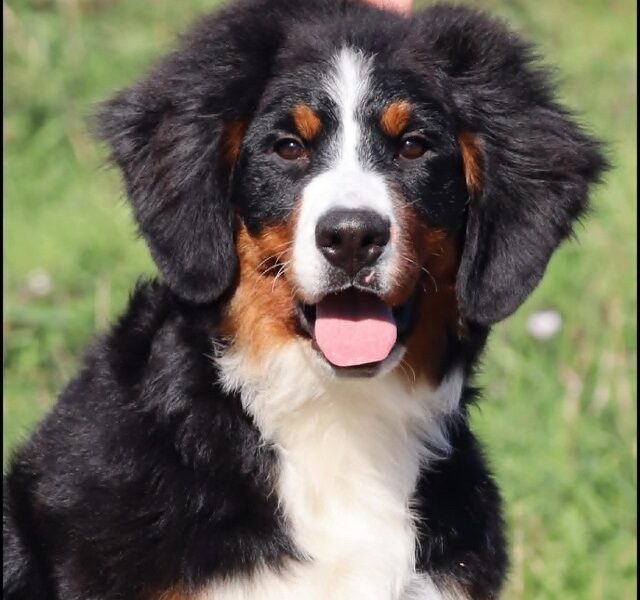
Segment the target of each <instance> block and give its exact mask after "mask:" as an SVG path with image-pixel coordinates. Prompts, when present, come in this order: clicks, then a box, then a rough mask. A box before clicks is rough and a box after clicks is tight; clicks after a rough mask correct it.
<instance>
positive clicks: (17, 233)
mask: <svg viewBox="0 0 640 600" xmlns="http://www.w3.org/2000/svg"><path fill="white" fill-rule="evenodd" d="M292 1H295V0H292ZM215 4H216V0H181V1H180V2H175V1H172V0H147V1H145V2H142V1H134V0H121V1H117V0H7V1H4V2H3V22H4V34H5V35H4V46H3V53H4V54H3V58H4V67H5V72H4V82H3V86H4V88H3V90H4V107H3V108H4V174H5V176H4V198H5V202H4V234H5V237H4V240H5V246H4V279H3V284H4V313H3V333H4V338H3V339H4V346H3V366H4V381H3V385H4V404H3V416H4V419H3V442H4V458H5V462H6V457H7V453H8V451H9V450H10V449H11V447H13V446H14V445H15V444H16V443H18V442H19V441H20V439H22V438H23V437H24V436H25V434H26V433H27V432H28V431H29V430H30V429H31V428H32V427H33V425H34V423H35V421H37V420H38V419H39V418H40V417H41V415H42V414H43V413H44V412H45V411H46V410H47V409H48V407H49V406H50V405H51V403H52V402H53V401H54V399H55V397H56V395H57V393H58V392H59V391H60V390H61V388H62V386H63V385H64V384H65V383H66V382H67V380H68V379H69V378H70V377H71V376H72V375H73V374H74V371H75V369H76V367H77V365H78V362H79V358H80V356H81V352H82V348H83V346H85V344H86V343H87V341H88V340H89V339H90V338H91V336H92V335H93V333H94V332H95V331H98V330H103V329H104V328H106V327H107V326H108V325H109V323H110V322H111V321H112V319H113V318H114V317H115V315H117V314H118V313H119V312H120V311H121V310H122V309H123V307H124V305H125V302H126V298H127V294H128V291H129V289H130V288H131V287H132V284H133V282H134V280H135V279H136V278H137V277H138V276H140V275H141V274H147V273H152V272H153V271H154V268H153V266H152V264H151V261H150V259H149V257H148V254H147V251H146V249H145V247H144V245H143V243H142V242H141V240H139V239H137V237H136V234H135V228H134V225H133V222H132V219H131V215H130V213H129V210H128V208H127V206H126V204H125V202H124V200H123V198H122V193H121V188H120V182H119V179H118V176H117V174H116V173H115V172H114V171H112V170H108V169H105V168H104V158H105V152H104V149H103V148H101V147H100V146H99V145H97V144H96V143H95V142H94V140H93V139H92V138H91V137H90V135H89V133H88V130H87V126H86V118H87V116H88V115H89V114H90V111H91V109H92V106H93V105H94V104H95V103H96V102H97V101H100V100H102V99H105V98H107V97H108V96H109V95H110V94H111V93H112V92H113V91H114V90H115V89H116V88H118V87H119V86H123V85H126V84H128V83H130V82H132V81H133V80H134V79H135V78H136V77H138V76H139V75H140V74H142V72H143V71H144V70H145V68H146V67H147V66H148V65H150V64H151V63H152V61H153V60H154V59H155V58H156V57H158V56H159V55H160V54H161V53H163V52H165V51H166V50H167V49H168V48H170V47H171V45H172V43H173V42H174V39H175V38H174V36H175V34H176V33H177V32H179V31H180V30H182V29H183V28H184V27H185V25H186V24H187V23H188V22H189V21H190V20H191V19H193V18H194V17H195V16H196V15H198V14H201V13H202V12H204V11H206V10H208V9H210V8H211V7H213V6H214V5H215ZM420 4H422V3H420V2H418V5H420ZM473 4H474V5H475V6H481V7H484V8H487V9H489V10H491V11H492V12H493V13H495V14H497V15H500V16H502V17H504V18H505V19H507V20H508V21H509V23H510V24H511V25H512V26H513V27H515V28H516V29H518V30H519V31H521V32H522V33H524V34H525V35H526V36H527V37H528V38H529V39H532V40H534V41H535V42H536V43H537V44H538V45H539V47H540V49H541V50H542V54H543V56H544V57H545V59H546V60H545V61H546V62H547V63H549V64H552V65H554V66H555V67H556V68H557V72H556V73H557V80H558V82H559V89H560V96H561V99H562V100H563V101H564V102H565V103H566V104H567V105H568V106H569V107H570V108H571V109H573V110H575V111H577V112H578V114H579V115H580V120H581V122H583V123H584V124H586V125H587V126H588V128H589V129H591V130H592V131H593V132H594V133H595V134H597V135H598V136H600V137H601V138H603V139H604V140H605V141H606V142H607V143H608V144H609V149H610V158H611V160H612V162H613V164H614V165H615V167H614V169H613V171H611V172H610V173H609V174H608V175H607V177H606V181H605V183H604V184H603V185H601V186H600V187H599V188H598V189H597V190H596V191H595V194H594V195H593V197H592V198H593V211H592V213H591V215H590V216H589V217H588V218H587V219H585V220H584V223H583V224H582V225H581V226H580V227H578V230H577V236H576V237H577V239H576V240H573V241H571V242H569V243H567V244H565V245H564V246H563V248H562V249H561V251H560V252H558V253H557V254H556V256H555V258H554V259H553V260H552V262H551V265H550V267H549V269H548V271H547V275H546V278H545V280H544V282H543V283H542V285H541V286H540V287H539V288H538V289H537V290H536V292H535V293H534V294H533V296H532V297H531V298H530V299H529V300H528V301H527V303H526V304H525V305H524V306H523V307H522V308H521V309H520V310H519V312H518V313H517V315H515V316H514V317H511V318H509V319H508V320H507V321H505V322H504V323H502V324H501V325H499V326H498V327H496V329H495V331H494V333H493V334H492V337H491V339H490V342H489V348H488V352H487V353H486V356H485V360H484V370H483V373H482V376H481V377H480V383H481V384H482V385H483V386H484V390H485V392H484V399H483V400H482V402H481V403H480V406H479V407H478V408H476V409H474V411H473V421H474V423H473V426H474V428H475V431H476V432H477V433H478V435H479V437H480V439H481V440H482V442H483V443H484V445H485V447H486V450H487V455H488V458H489V460H490V463H491V464H492V466H493V469H494V471H495V474H496V477H497V480H498V482H499V485H500V487H501V489H502V491H503V495H504V500H505V508H506V518H507V522H508V526H509V541H510V546H511V556H512V563H513V564H512V568H511V573H510V579H509V583H508V588H507V590H506V593H505V596H504V597H505V598H507V599H517V600H520V599H546V598H550V599H552V598H562V599H563V600H567V599H573V598H575V599H580V600H585V599H594V600H595V599H627V598H629V599H630V598H634V597H635V593H636V590H635V587H636V514H637V513H636V453H637V446H636V119H637V113H636V67H637V63H636V5H635V2H634V1H633V0H563V1H558V0H535V1H533V0H527V1H525V0H510V1H508V0H480V1H475V2H473ZM541 311H545V312H542V315H541V314H540V312H541Z"/></svg>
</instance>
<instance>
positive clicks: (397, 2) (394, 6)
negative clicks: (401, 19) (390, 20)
mask: <svg viewBox="0 0 640 600" xmlns="http://www.w3.org/2000/svg"><path fill="white" fill-rule="evenodd" d="M364 1H365V2H366V3H368V4H373V5H374V6H377V7H378V8H384V9H385V10H391V11H394V12H399V13H403V14H408V13H410V12H411V8H412V6H413V0H364Z"/></svg>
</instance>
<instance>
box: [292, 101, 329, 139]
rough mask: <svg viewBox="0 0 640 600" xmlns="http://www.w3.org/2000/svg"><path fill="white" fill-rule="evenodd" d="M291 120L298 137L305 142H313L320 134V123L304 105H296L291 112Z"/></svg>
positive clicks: (315, 115)
mask: <svg viewBox="0 0 640 600" xmlns="http://www.w3.org/2000/svg"><path fill="white" fill-rule="evenodd" d="M291 118H292V119H293V123H294V125H295V127H296V130H297V131H298V133H299V134H300V137H301V138H302V139H303V140H305V141H306V142H309V141H311V140H313V139H314V138H315V137H316V136H317V135H318V134H319V133H320V129H321V128H322V122H321V121H320V118H319V117H318V115H317V114H316V113H315V112H314V111H313V109H311V108H310V107H309V106H307V105H306V104H296V106H294V107H293V110H292V111H291Z"/></svg>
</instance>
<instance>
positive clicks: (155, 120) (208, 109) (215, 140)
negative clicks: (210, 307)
mask: <svg viewBox="0 0 640 600" xmlns="http://www.w3.org/2000/svg"><path fill="white" fill-rule="evenodd" d="M333 4H335V3H332V2H331V1H330V0H300V2H290V0H238V1H236V2H235V3H233V4H231V5H230V6H228V7H224V8H222V9H221V10H218V11H217V12H215V13H213V14H212V15H210V16H208V17H205V18H203V19H201V20H200V21H199V22H198V23H197V24H196V26H195V27H194V28H192V29H191V31H189V32H188V33H187V34H186V35H185V36H184V38H183V40H182V43H181V44H180V46H179V47H178V49H177V50H176V51H175V52H173V53H172V54H170V55H169V56H167V57H166V58H164V59H163V60H161V61H160V63H159V64H158V65H157V66H156V67H155V68H154V69H153V70H152V71H151V72H150V73H149V74H148V75H147V76H146V77H145V78H144V79H142V80H141V81H139V82H138V83H137V84H135V85H134V86H133V87H131V88H129V89H126V90H124V91H122V92H121V93H119V94H117V95H116V96H115V97H114V98H113V99H112V100H110V101H109V102H107V103H105V104H104V105H103V106H102V107H101V109H100V111H99V114H98V115H97V119H96V120H97V123H96V129H97V132H98V135H99V136H100V137H101V138H102V139H103V140H105V141H106V142H107V144H108V146H109V148H110V150H111V160H112V162H114V163H115V164H116V165H117V166H118V167H119V168H120V170H121V171H122V175H123V179H124V182H125V186H126V189H127V194H128V196H129V200H130V201H131V205H132V207H133V212H134V216H135V218H136V221H137V223H138V228H139V230H140V232H141V233H142V235H143V236H144V238H145V240H146V242H147V245H148V246H149V249H150V251H151V255H152V256H153V258H154V260H155V262H156V264H157V265H158V268H159V269H160V272H161V273H162V275H163V277H164V279H165V281H166V282H167V284H168V285H169V287H170V288H171V289H172V290H173V291H174V292H175V293H176V294H178V295H179V296H181V297H182V298H184V299H186V300H190V301H193V302H199V303H200V302H210V301H213V300H216V299H217V298H218V297H219V296H220V295H221V294H222V293H223V292H224V291H225V290H226V289H227V288H228V287H229V285H230V284H231V282H232V281H233V278H234V275H235V272H236V269H237V257H236V252H235V245H234V232H233V227H232V217H233V209H232V207H231V205H230V203H229V199H228V188H229V183H230V174H231V170H232V168H233V164H234V161H235V157H236V156H237V153H238V151H239V148H240V144H241V141H242V136H243V133H244V127H245V126H246V125H247V122H248V121H249V120H250V119H251V117H252V115H253V112H254V111H255V108H256V106H257V104H258V102H259V100H260V97H261V95H262V92H263V89H264V87H265V85H266V83H267V80H268V78H269V77H270V73H271V71H272V65H273V61H274V60H275V57H276V55H277V53H278V51H279V49H280V48H281V46H282V44H283V41H284V39H285V36H286V32H287V31H288V29H289V28H290V25H291V22H292V21H294V20H302V21H304V19H305V18H311V17H313V16H314V15H315V16H317V13H320V12H321V11H322V10H329V9H330V8H332V7H333ZM333 10H338V9H337V8H333Z"/></svg>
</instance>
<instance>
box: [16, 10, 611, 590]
mask: <svg viewBox="0 0 640 600" xmlns="http://www.w3.org/2000/svg"><path fill="white" fill-rule="evenodd" d="M96 123H97V125H96V127H97V132H98V135H99V136H100V137H101V138H102V139H103V140H104V141H105V142H106V144H107V145H108V146H109V148H110V153H111V154H110V158H111V160H112V161H113V163H114V164H115V165H117V167H118V168H119V169H120V171H121V172H122V176H123V180H124V185H125V187H126V193H127V196H128V198H129V199H130V201H131V205H132V208H133V213H134V216H135V219H136V221H137V225H138V227H139V231H140V232H141V234H142V236H143V237H144V239H145V240H146V243H147V244H148V247H149V249H150V252H151V254H152V256H153V258H154V260H155V262H156V264H157V266H158V269H159V273H160V277H159V278H158V279H155V280H150V281H144V282H141V283H139V284H138V285H137V287H136V289H135V291H134V292H133V293H132V295H131V297H130V301H129V305H128V308H127V309H126V311H125V312H124V314H123V316H121V317H120V319H119V320H118V321H117V323H116V324H115V325H114V326H113V328H112V329H111V330H110V331H109V332H108V333H106V334H105V335H102V336H101V337H99V338H97V339H96V341H95V342H94V343H93V344H92V345H91V346H90V348H89V350H88V351H87V354H86V356H85V358H84V362H83V365H82V367H81V368H80V371H79V373H78V375H77V376H76V377H75V378H74V379H73V380H72V381H71V382H70V383H69V385H68V387H67V388H66V389H65V390H64V391H63V393H62V394H61V396H60V397H59V399H58V401H57V403H56V404H55V406H54V407H53V409H52V410H51V412H50V413H49V414H48V415H47V416H46V417H45V419H44V420H43V421H42V422H41V423H40V425H39V426H38V428H37V429H36V431H35V432H34V433H33V434H32V436H31V437H30V439H28V440H27V441H26V443H25V444H24V445H23V446H22V447H21V448H19V449H18V450H17V452H16V453H15V455H14V456H13V458H12V460H11V462H10V465H9V467H8V470H7V473H6V475H5V482H4V483H5V485H4V494H3V503H4V517H3V529H4V593H5V597H6V598H9V599H17V598H30V599H36V598H37V599H39V598H46V599H71V600H80V599H82V600H88V599H92V600H93V599H113V600H115V599H140V600H147V599H154V598H155V599H164V600H187V599H188V600H251V599H257V598H260V599H264V600H292V599H310V600H314V599H316V600H317V599H337V600H346V599H356V600H357V599H367V600H375V599H380V600H383V599H384V600H392V599H393V600H396V599H397V600H415V599H426V600H445V599H446V600H454V599H455V600H462V599H467V600H468V599H473V600H489V599H494V598H498V597H499V594H500V590H501V586H502V584H503V581H504V579H505V574H506V571H507V565H508V559H507V551H506V547H505V533H504V526H503V521H502V517H501V503H500V496H499V493H498V490H497V487H496V485H495V483H494V481H493V478H492V475H491V473H490V471H489V469H488V467H487V465H486V464H485V459H484V458H483V455H482V451H481V449H480V448H479V446H478V443H477V442H476V439H475V438H474V436H473V434H472V432H471V431H470V429H469V419H468V412H469V407H470V406H471V404H472V403H473V402H474V400H475V398H476V397H477V395H478V392H477V390H476V389H475V388H474V386H473V376H474V370H475V368H476V367H477V365H478V360H479V357H480V354H481V352H482V349H483V347H484V346H485V342H486V339H487V335H488V332H489V330H490V328H491V326H492V325H493V324H494V323H496V322H498V321H500V320H502V319H503V318H505V317H507V316H508V315H510V314H511V313H512V312H513V311H515V310H516V309H517V307H518V306H519V305H520V304H521V303H522V302H523V301H524V299H525V298H526V297H527V296H528V295H529V294H530V293H531V291H532V290H533V289H534V288H535V287H536V285H537V284H538V282H539V281H540V279H541V277H542V276H543V273H544V271H545V268H546V265H547V263H548V261H549V259H550V257H551V255H552V253H553V251H554V250H555V249H556V247H557V246H558V245H559V244H560V243H561V242H562V241H563V240H565V239H566V238H567V237H568V236H569V235H570V234H571V231H572V225H573V224H574V223H575V222H576V220H577V219H578V218H579V217H580V216H581V215H583V213H584V211H585V210H586V208H587V204H588V192H589V189H590V186H591V185H592V184H594V183H596V182H598V181H599V180H600V179H601V176H602V174H603V172H604V170H605V169H606V167H607V161H606V158H605V156H604V151H603V146H602V144H601V143H600V142H599V141H598V140H596V139H595V138H593V137H592V136H591V135H590V134H588V133H587V132H586V131H584V130H583V129H582V128H581V127H580V126H579V125H577V124H576V122H575V120H574V119H573V117H572V116H571V115H570V114H569V113H568V112H567V111H566V110H565V109H564V108H563V107H562V106H561V105H559V104H558V103H557V101H556V100H555V99H554V89H553V85H552V84H551V83H550V79H549V77H548V75H547V73H546V72H545V70H544V69H543V68H542V67H540V66H539V65H538V63H537V62H536V59H535V53H534V52H533V50H532V49H531V47H530V46H529V45H528V44H527V43H526V42H524V41H522V40H521V39H520V37H519V36H518V35H516V34H514V33H512V32H511V31H509V30H508V28H506V27H505V26H504V25H503V24H502V23H501V22H498V21H496V20H493V19H492V18H491V17H488V16H486V15H484V14H483V13H481V12H478V11H475V10H472V9H469V8H463V7H456V6H447V5H435V6H431V7H429V8H426V9H424V10H421V11H418V12H416V13H415V14H413V15H411V16H401V15H395V14H390V13H387V12H383V11H380V10H379V9H376V8H374V7H370V6H365V5H362V4H359V3H358V2H356V1H352V2H345V1H340V0H297V1H296V2H292V1H290V0H240V1H238V2H235V3H233V4H231V5H229V6H227V7H223V8H222V9H220V10H218V11H217V12H215V13H214V14H212V15H210V16H207V17H204V18H202V19H201V20H200V21H199V22H197V23H196V24H195V26H194V28H193V29H191V30H190V31H189V33H187V34H186V35H185V36H184V38H183V39H182V41H181V43H180V45H179V47H178V48H177V49H176V50H174V51H173V52H171V53H170V54H169V55H168V56H167V57H165V58H164V59H163V60H161V61H160V62H159V64H158V65H157V66H156V67H155V68H153V69H152V70H151V71H150V73H149V74H148V75H147V76H146V77H144V78H143V79H141V80H140V81H139V82H138V83H136V84H135V85H133V86H132V87H130V88H129V89H126V90H124V91H122V92H120V93H118V94H117V95H116V96H115V97H114V98H113V99H111V100H110V101H107V102H106V103H105V104H103V105H102V106H101V107H100V109H99V111H98V115H97V120H96Z"/></svg>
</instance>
